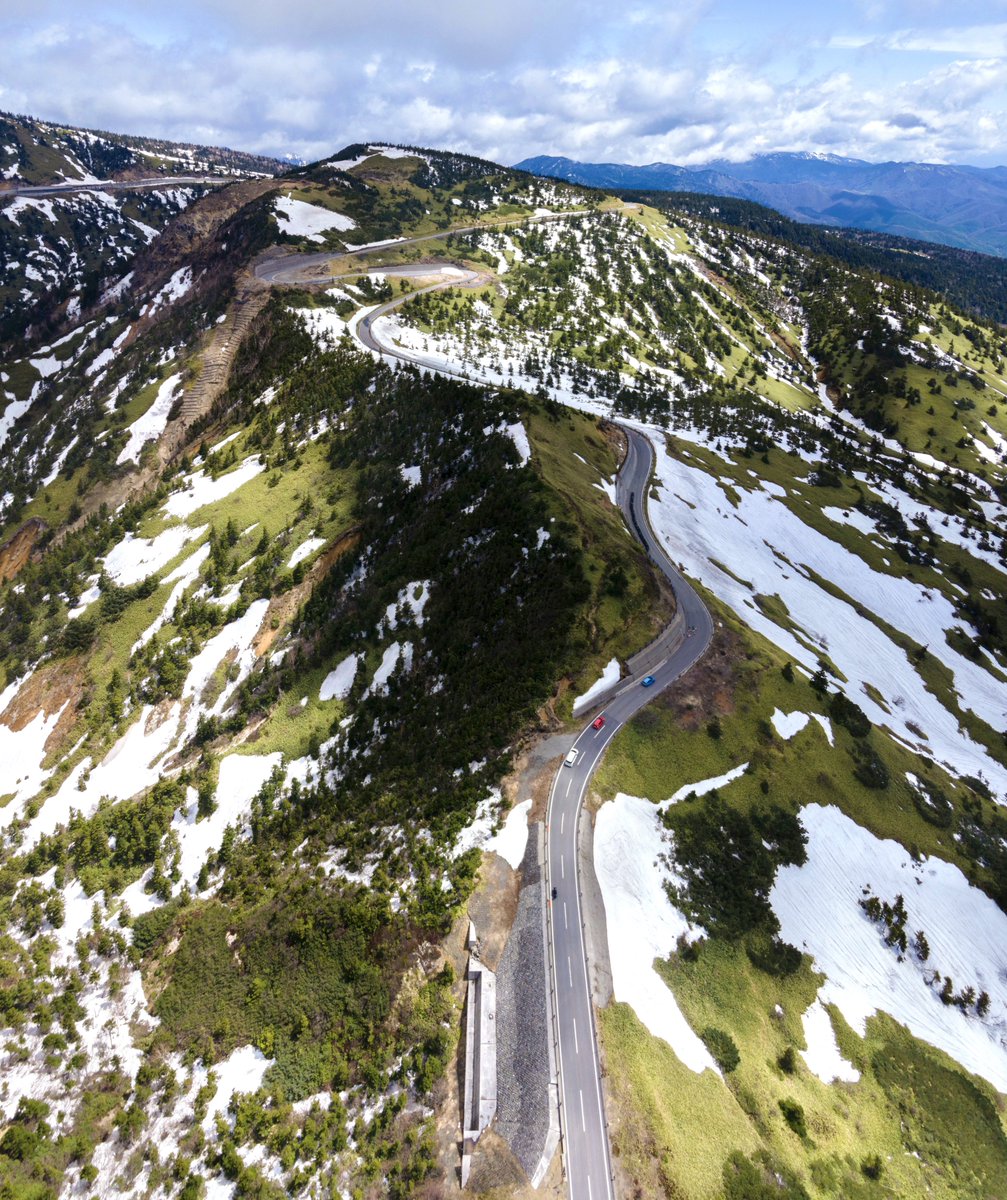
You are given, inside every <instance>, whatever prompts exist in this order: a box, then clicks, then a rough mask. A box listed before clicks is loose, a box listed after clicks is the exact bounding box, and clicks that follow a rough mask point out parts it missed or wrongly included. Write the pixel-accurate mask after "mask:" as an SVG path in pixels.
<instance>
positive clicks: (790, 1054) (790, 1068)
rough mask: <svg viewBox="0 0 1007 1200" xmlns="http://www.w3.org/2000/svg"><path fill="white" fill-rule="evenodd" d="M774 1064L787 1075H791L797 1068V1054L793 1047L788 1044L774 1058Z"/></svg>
mask: <svg viewBox="0 0 1007 1200" xmlns="http://www.w3.org/2000/svg"><path fill="white" fill-rule="evenodd" d="M776 1065H777V1066H778V1067H779V1068H780V1070H781V1071H784V1072H785V1073H786V1074H787V1075H793V1073H794V1072H795V1071H796V1070H797V1055H796V1054H795V1053H794V1047H793V1046H788V1047H787V1048H786V1050H784V1052H783V1053H782V1054H781V1055H780V1057H779V1058H778V1059H777V1060H776Z"/></svg>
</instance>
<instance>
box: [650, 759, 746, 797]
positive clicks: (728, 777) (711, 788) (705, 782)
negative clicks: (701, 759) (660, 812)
mask: <svg viewBox="0 0 1007 1200" xmlns="http://www.w3.org/2000/svg"><path fill="white" fill-rule="evenodd" d="M747 770H748V763H747V762H743V763H742V764H741V765H740V766H738V767H733V768H732V769H731V770H730V771H726V772H725V773H724V774H723V775H714V776H713V778H712V779H701V780H700V781H699V783H685V784H683V785H682V786H681V787H680V788H679V789H678V791H677V792H675V794H674V795H673V796H670V797H669V798H668V799H667V800H666V801H665V803H666V804H678V802H679V801H680V800H684V799H685V798H686V796H693V795H695V796H705V795H706V794H707V792H717V791H719V790H720V789H721V788H723V787H727V785H728V784H729V783H733V782H734V781H735V780H736V779H740V778H741V777H742V775H744V773H745V772H746V771H747Z"/></svg>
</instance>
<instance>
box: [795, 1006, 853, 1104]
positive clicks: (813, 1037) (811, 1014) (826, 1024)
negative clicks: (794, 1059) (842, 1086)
mask: <svg viewBox="0 0 1007 1200" xmlns="http://www.w3.org/2000/svg"><path fill="white" fill-rule="evenodd" d="M801 1023H802V1024H803V1025H804V1040H805V1041H806V1042H807V1043H808V1048H807V1050H802V1051H801V1057H802V1058H803V1059H804V1061H805V1062H806V1063H807V1064H808V1070H809V1071H811V1072H812V1073H813V1074H815V1075H817V1076H818V1078H819V1079H821V1080H822V1082H823V1083H832V1082H833V1081H834V1080H836V1079H839V1080H841V1081H842V1082H843V1083H856V1082H857V1080H858V1079H859V1078H860V1072H859V1071H858V1070H857V1068H856V1067H855V1066H854V1065H853V1063H851V1062H847V1061H846V1059H845V1058H843V1056H842V1054H841V1053H840V1051H839V1046H838V1044H837V1043H836V1031H835V1030H834V1029H833V1028H832V1019H831V1017H830V1016H829V1013H828V1009H826V1008H825V1007H824V1006H823V1005H822V1002H821V1000H818V999H816V1000H815V1001H814V1002H813V1003H812V1004H811V1005H810V1006H809V1008H808V1010H807V1011H806V1012H805V1013H804V1015H803V1016H802V1018H801Z"/></svg>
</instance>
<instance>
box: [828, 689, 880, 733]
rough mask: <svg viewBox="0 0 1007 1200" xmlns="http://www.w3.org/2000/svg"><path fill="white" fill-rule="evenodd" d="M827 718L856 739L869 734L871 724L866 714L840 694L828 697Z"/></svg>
mask: <svg viewBox="0 0 1007 1200" xmlns="http://www.w3.org/2000/svg"><path fill="white" fill-rule="evenodd" d="M829 716H830V717H831V718H832V719H833V721H835V722H836V724H837V725H842V726H843V727H844V728H845V729H848V730H849V731H850V733H852V734H853V736H854V737H856V738H862V737H867V735H868V734H869V733H870V732H871V723H870V721H869V720H868V718H867V714H866V713H865V712H864V710H863V709H862V708H861V707H860V706H859V705H857V704H854V703H853V701H852V700H849V699H848V698H847V697H846V696H845V695H844V694H843V693H842V692H836V693H835V694H834V695H833V696H831V697H830V699H829Z"/></svg>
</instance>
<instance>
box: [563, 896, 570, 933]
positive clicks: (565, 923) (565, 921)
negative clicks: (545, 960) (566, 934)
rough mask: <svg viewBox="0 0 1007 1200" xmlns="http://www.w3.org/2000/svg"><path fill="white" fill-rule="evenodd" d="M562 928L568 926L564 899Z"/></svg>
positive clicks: (567, 927)
mask: <svg viewBox="0 0 1007 1200" xmlns="http://www.w3.org/2000/svg"><path fill="white" fill-rule="evenodd" d="M563 928H564V929H569V928H570V922H569V921H568V920H567V919H566V901H565V900H564V901H563Z"/></svg>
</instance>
